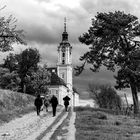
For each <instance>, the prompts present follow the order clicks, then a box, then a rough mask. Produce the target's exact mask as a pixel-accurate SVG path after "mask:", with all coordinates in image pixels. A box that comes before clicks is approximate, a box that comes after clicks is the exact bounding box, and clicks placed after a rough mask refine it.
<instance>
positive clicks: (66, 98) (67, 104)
mask: <svg viewBox="0 0 140 140" xmlns="http://www.w3.org/2000/svg"><path fill="white" fill-rule="evenodd" d="M63 100H64V106H65V110H66V111H68V106H69V101H70V98H69V97H68V96H65V97H64V98H63Z"/></svg>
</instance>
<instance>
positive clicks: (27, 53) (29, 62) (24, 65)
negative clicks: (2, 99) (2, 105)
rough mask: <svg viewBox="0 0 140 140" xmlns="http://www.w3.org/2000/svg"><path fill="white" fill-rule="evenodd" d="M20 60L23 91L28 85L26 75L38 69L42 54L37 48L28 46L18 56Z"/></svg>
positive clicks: (19, 71)
mask: <svg viewBox="0 0 140 140" xmlns="http://www.w3.org/2000/svg"><path fill="white" fill-rule="evenodd" d="M16 57H17V61H18V74H19V77H20V79H21V84H20V85H21V86H20V87H21V92H23V91H24V86H25V85H26V79H25V78H26V77H27V76H28V75H29V76H31V73H32V72H34V71H36V70H37V69H38V63H39V61H40V54H39V51H38V50H37V49H33V48H27V49H25V50H24V51H23V52H21V53H20V54H19V55H17V56H16Z"/></svg>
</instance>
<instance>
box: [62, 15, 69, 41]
mask: <svg viewBox="0 0 140 140" xmlns="http://www.w3.org/2000/svg"><path fill="white" fill-rule="evenodd" d="M66 23H67V22H66V17H65V18H64V32H63V34H62V41H68V33H67V31H66V28H67V26H66Z"/></svg>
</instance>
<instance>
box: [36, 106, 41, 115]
mask: <svg viewBox="0 0 140 140" xmlns="http://www.w3.org/2000/svg"><path fill="white" fill-rule="evenodd" d="M40 109H41V106H36V111H37V115H40Z"/></svg>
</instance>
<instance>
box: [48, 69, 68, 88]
mask: <svg viewBox="0 0 140 140" xmlns="http://www.w3.org/2000/svg"><path fill="white" fill-rule="evenodd" d="M48 71H49V72H50V74H51V80H50V85H52V86H54V85H58V86H60V85H63V86H65V87H67V86H66V83H65V82H64V80H63V79H61V78H60V77H59V76H58V75H57V67H50V68H48Z"/></svg>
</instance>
